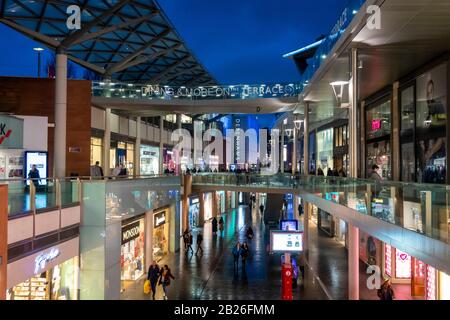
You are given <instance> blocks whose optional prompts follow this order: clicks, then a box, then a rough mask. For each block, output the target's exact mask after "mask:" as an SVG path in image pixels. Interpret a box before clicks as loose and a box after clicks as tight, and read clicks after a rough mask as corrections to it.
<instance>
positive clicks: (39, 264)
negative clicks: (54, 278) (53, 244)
mask: <svg viewBox="0 0 450 320" xmlns="http://www.w3.org/2000/svg"><path fill="white" fill-rule="evenodd" d="M59 255H60V251H59V249H57V248H53V249H51V250H50V251H49V252H44V253H41V254H40V255H38V256H37V257H36V259H34V274H39V273H41V272H42V271H44V270H45V266H46V265H47V264H48V263H50V262H52V261H53V260H55V259H56V258H57V257H58V256H59Z"/></svg>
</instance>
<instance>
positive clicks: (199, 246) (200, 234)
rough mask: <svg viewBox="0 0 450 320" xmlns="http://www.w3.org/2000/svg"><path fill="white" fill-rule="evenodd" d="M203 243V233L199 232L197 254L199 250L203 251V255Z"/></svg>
mask: <svg viewBox="0 0 450 320" xmlns="http://www.w3.org/2000/svg"><path fill="white" fill-rule="evenodd" d="M202 242H203V235H202V233H201V232H199V233H197V251H196V252H195V254H197V253H198V250H201V251H202V254H203V248H202Z"/></svg>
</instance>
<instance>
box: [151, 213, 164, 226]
mask: <svg viewBox="0 0 450 320" xmlns="http://www.w3.org/2000/svg"><path fill="white" fill-rule="evenodd" d="M153 218H154V225H153V226H154V227H155V228H157V227H159V226H161V225H163V224H164V223H166V212H165V211H161V212H158V213H155V215H154V216H153Z"/></svg>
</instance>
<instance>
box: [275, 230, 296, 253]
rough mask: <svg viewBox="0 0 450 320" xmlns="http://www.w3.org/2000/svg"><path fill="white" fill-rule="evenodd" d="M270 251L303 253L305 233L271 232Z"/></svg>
mask: <svg viewBox="0 0 450 320" xmlns="http://www.w3.org/2000/svg"><path fill="white" fill-rule="evenodd" d="M270 250H271V251H275V252H301V251H303V232H299V231H271V232H270Z"/></svg>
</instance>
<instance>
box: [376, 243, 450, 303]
mask: <svg viewBox="0 0 450 320" xmlns="http://www.w3.org/2000/svg"><path fill="white" fill-rule="evenodd" d="M383 247H384V252H383V261H384V264H383V274H384V276H385V278H390V279H391V282H392V283H394V284H395V283H398V284H410V285H411V296H412V297H415V298H419V299H420V298H423V299H425V300H448V299H450V294H449V293H450V277H449V276H448V275H447V274H445V273H443V272H440V271H438V270H436V269H435V268H433V267H432V266H430V265H427V264H425V263H424V262H422V261H420V260H418V259H416V258H414V257H412V256H411V255H409V254H407V253H405V252H403V251H401V250H399V249H396V248H394V247H392V246H390V245H388V244H384V245H383Z"/></svg>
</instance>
